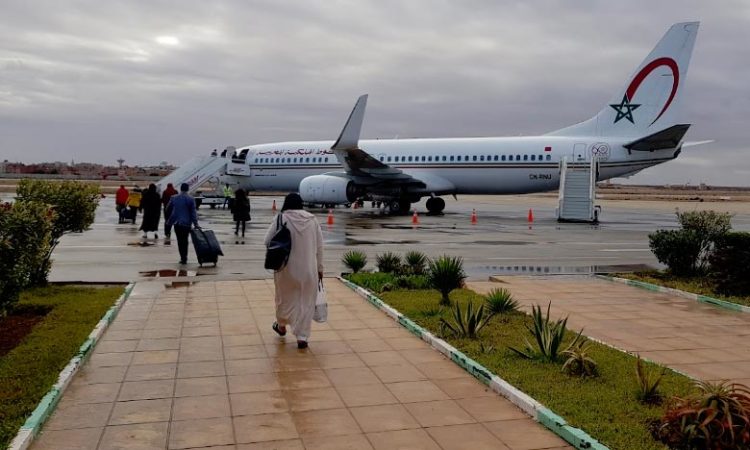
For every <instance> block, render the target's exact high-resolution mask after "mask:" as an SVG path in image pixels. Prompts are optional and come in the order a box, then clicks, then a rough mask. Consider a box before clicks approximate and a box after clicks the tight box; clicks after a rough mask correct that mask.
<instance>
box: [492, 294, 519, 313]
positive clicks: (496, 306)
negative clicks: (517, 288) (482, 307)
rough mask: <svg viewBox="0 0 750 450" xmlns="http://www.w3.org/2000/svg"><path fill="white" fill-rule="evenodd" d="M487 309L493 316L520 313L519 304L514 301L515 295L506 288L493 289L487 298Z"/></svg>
mask: <svg viewBox="0 0 750 450" xmlns="http://www.w3.org/2000/svg"><path fill="white" fill-rule="evenodd" d="M484 300H485V303H486V305H487V309H489V310H490V312H491V313H492V314H506V313H510V312H513V311H518V306H519V305H518V302H517V301H516V300H514V299H513V295H512V294H511V293H510V291H509V290H507V289H505V288H500V289H492V290H491V291H490V292H489V293H488V294H487V295H486V296H485V297H484Z"/></svg>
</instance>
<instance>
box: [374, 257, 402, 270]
mask: <svg viewBox="0 0 750 450" xmlns="http://www.w3.org/2000/svg"><path fill="white" fill-rule="evenodd" d="M375 265H376V266H378V270H379V271H380V272H385V273H398V272H399V271H400V270H401V256H399V255H397V254H396V253H393V252H385V253H383V254H382V255H377V256H376V257H375Z"/></svg>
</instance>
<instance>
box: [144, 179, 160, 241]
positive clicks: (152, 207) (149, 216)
mask: <svg viewBox="0 0 750 450" xmlns="http://www.w3.org/2000/svg"><path fill="white" fill-rule="evenodd" d="M140 209H141V211H143V221H142V222H141V228H140V229H141V230H142V231H143V237H144V239H146V238H148V232H149V231H153V232H154V239H158V238H159V234H158V233H157V232H158V231H159V219H160V218H161V198H160V197H159V193H158V192H156V185H155V184H153V183H151V184H150V185H149V186H148V189H146V190H145V191H143V196H142V197H141V206H140Z"/></svg>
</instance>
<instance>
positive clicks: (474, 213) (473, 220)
mask: <svg viewBox="0 0 750 450" xmlns="http://www.w3.org/2000/svg"><path fill="white" fill-rule="evenodd" d="M476 223H477V210H476V209H472V210H471V224H472V225H474V224H476Z"/></svg>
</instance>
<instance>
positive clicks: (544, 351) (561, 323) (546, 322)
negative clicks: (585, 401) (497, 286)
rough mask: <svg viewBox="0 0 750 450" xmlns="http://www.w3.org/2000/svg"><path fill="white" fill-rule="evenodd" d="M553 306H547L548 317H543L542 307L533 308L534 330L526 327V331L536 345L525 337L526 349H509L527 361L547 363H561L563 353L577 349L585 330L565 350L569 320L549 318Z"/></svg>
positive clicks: (550, 304)
mask: <svg viewBox="0 0 750 450" xmlns="http://www.w3.org/2000/svg"><path fill="white" fill-rule="evenodd" d="M551 306H552V302H550V303H549V304H548V305H547V315H546V316H544V315H542V307H541V305H534V306H532V308H531V318H532V322H533V325H534V326H533V328H531V327H529V326H528V325H526V329H527V330H529V332H530V333H531V335H532V336H534V341H535V344H536V345H532V344H531V342H529V340H528V339H527V338H525V337H524V341H525V343H526V347H525V348H524V349H523V350H519V349H516V348H513V347H509V348H510V349H511V350H512V351H514V352H516V353H517V354H518V355H520V356H522V357H524V358H527V359H539V360H542V361H546V362H556V361H559V359H560V355H561V354H562V352H564V351H566V350H569V349H571V348H573V347H575V346H576V345H577V344H578V342H579V341H580V340H581V334H582V333H583V330H581V331H579V332H578V334H577V335H576V337H575V338H573V341H572V342H570V344H568V346H567V347H565V348H563V341H564V340H565V330H566V326H567V324H568V318H567V317H566V318H564V319H557V320H556V321H554V322H553V321H552V320H550V318H549V310H550V307H551Z"/></svg>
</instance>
